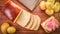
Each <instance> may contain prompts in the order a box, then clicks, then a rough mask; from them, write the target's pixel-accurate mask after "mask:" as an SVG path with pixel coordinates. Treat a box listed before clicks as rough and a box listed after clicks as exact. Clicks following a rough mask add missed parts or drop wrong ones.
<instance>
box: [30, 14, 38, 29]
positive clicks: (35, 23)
mask: <svg viewBox="0 0 60 34" xmlns="http://www.w3.org/2000/svg"><path fill="white" fill-rule="evenodd" d="M33 20H34V22H33V24H32V26H31V28H30V30H34V28H35V26H36V25H37V22H38V20H37V18H36V15H33Z"/></svg>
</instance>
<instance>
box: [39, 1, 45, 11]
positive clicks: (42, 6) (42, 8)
mask: <svg viewBox="0 0 60 34" xmlns="http://www.w3.org/2000/svg"><path fill="white" fill-rule="evenodd" d="M45 3H46V2H45V1H41V2H40V5H39V6H40V8H41V10H45V9H46V4H45Z"/></svg>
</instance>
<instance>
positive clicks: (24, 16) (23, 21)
mask: <svg viewBox="0 0 60 34" xmlns="http://www.w3.org/2000/svg"><path fill="white" fill-rule="evenodd" d="M30 17H31V14H30V13H29V12H27V11H25V10H23V11H22V13H21V15H19V17H18V18H17V20H16V23H17V24H19V25H20V26H22V27H24V26H26V25H27V23H28V22H29V20H30Z"/></svg>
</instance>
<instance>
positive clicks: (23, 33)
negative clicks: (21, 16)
mask: <svg viewBox="0 0 60 34" xmlns="http://www.w3.org/2000/svg"><path fill="white" fill-rule="evenodd" d="M59 1H60V0H59ZM13 2H15V3H16V4H18V5H19V6H20V7H21V8H23V9H25V10H27V11H29V12H30V13H32V14H37V15H39V16H40V18H41V19H42V22H43V21H45V20H46V19H47V18H49V17H50V16H48V15H46V14H45V13H44V11H42V10H40V8H39V6H37V7H36V8H35V10H34V11H32V12H31V11H30V10H28V9H27V8H26V7H24V6H23V5H22V4H21V3H20V4H19V3H18V2H17V1H15V0H13ZM1 15H2V16H1ZM1 18H2V20H0V25H1V24H2V23H3V22H9V23H10V24H11V25H12V26H14V27H16V29H17V32H16V33H15V34H48V33H45V31H44V30H43V28H42V27H41V26H40V28H39V30H38V31H30V30H27V29H25V28H23V27H21V26H19V25H17V24H14V23H13V22H11V21H10V20H8V19H7V18H6V17H5V15H3V14H2V13H1V12H0V19H1ZM42 22H41V23H42ZM49 34H60V28H58V29H56V30H55V31H54V32H52V33H49Z"/></svg>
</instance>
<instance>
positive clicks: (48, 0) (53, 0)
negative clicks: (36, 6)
mask: <svg viewBox="0 0 60 34" xmlns="http://www.w3.org/2000/svg"><path fill="white" fill-rule="evenodd" d="M47 2H51V3H52V4H54V3H55V0H47Z"/></svg>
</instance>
